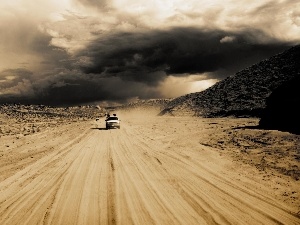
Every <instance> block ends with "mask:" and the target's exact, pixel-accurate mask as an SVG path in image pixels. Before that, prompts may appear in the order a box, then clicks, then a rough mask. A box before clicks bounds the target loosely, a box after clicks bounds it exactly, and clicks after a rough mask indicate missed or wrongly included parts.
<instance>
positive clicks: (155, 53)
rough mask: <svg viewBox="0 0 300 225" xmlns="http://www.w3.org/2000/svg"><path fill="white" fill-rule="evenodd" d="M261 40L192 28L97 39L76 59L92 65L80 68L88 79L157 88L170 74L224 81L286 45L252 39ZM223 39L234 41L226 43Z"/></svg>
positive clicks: (248, 33) (248, 34) (253, 33)
mask: <svg viewBox="0 0 300 225" xmlns="http://www.w3.org/2000/svg"><path fill="white" fill-rule="evenodd" d="M262 36H265V38H268V37H267V36H266V35H264V34H263V33H261V32H259V31H255V30H252V31H246V32H244V33H228V32H224V31H202V30H198V29H193V28H176V29H172V30H169V31H154V32H153V31H152V32H148V33H139V34H134V33H119V34H115V35H113V36H110V37H108V38H106V39H103V38H101V39H98V40H97V41H95V42H93V43H92V44H91V45H90V46H88V47H87V49H85V51H83V52H81V53H80V55H81V56H88V57H89V58H90V59H91V64H90V65H89V66H82V68H81V69H82V71H83V72H84V73H87V74H89V73H93V74H106V76H118V77H120V78H121V79H123V80H133V81H137V82H142V83H146V84H149V85H156V84H157V83H158V82H159V81H161V80H163V79H164V78H165V75H170V74H171V75H175V76H184V75H187V74H200V73H207V72H210V73H211V74H212V77H211V78H215V79H223V78H225V77H226V76H228V75H231V74H233V73H235V72H237V71H238V70H240V69H243V68H245V67H246V66H249V65H252V64H253V63H257V62H259V61H260V60H262V59H265V58H267V57H270V56H272V55H273V54H276V53H279V52H280V51H282V50H283V49H286V48H287V46H288V44H287V43H280V42H277V41H276V40H272V39H271V38H269V39H270V41H269V42H268V43H260V42H259V39H256V37H259V38H261V37H262ZM226 37H234V38H231V39H230V38H228V39H227V40H228V41H226ZM224 38H225V39H224ZM222 40H223V41H222ZM224 40H225V41H224ZM153 74H156V76H154V75H153Z"/></svg>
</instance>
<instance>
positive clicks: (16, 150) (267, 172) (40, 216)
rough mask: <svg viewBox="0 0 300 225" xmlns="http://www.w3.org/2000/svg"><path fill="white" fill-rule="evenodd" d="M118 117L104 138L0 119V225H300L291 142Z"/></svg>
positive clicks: (94, 132)
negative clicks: (115, 123) (117, 126)
mask: <svg viewBox="0 0 300 225" xmlns="http://www.w3.org/2000/svg"><path fill="white" fill-rule="evenodd" d="M118 115H119V117H120V119H121V129H111V130H106V129H105V124H104V117H103V118H102V117H101V118H100V120H99V121H96V120H95V119H88V120H80V121H79V120H74V119H72V120H70V119H65V120H64V119H61V120H57V121H56V122H55V121H53V122H52V123H51V121H43V120H38V119H37V120H35V121H34V122H33V123H32V124H27V123H26V122H24V121H23V122H22V121H21V122H17V121H16V120H15V119H13V118H10V117H9V116H7V115H1V119H2V120H1V121H2V122H1V124H0V128H1V132H0V134H1V136H0V224H7V225H12V224H55V225H57V224H63V225H67V224H72V225H74V224H89V225H90V224H101V225H102V224H161V225H164V224H172V225H174V224H189V225H190V224H201V225H202V224H289V225H290V224H300V212H299V211H300V200H299V194H300V181H299V178H300V173H299V168H300V164H299V158H300V150H299V144H300V136H299V135H294V134H290V133H287V132H280V131H271V130H259V129H255V126H256V125H257V124H258V119H256V118H216V119H212V118H192V117H171V116H163V117H157V116H154V114H152V113H150V112H149V113H147V115H145V114H144V113H139V114H136V113H135V114H133V113H124V112H123V113H122V112H118ZM21 127H22V128H21ZM24 127H26V128H25V129H24ZM37 128H39V129H37Z"/></svg>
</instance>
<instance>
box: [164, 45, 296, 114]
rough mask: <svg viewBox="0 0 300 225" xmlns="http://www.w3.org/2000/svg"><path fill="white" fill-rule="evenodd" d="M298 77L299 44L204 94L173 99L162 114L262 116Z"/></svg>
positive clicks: (221, 82)
mask: <svg viewBox="0 0 300 225" xmlns="http://www.w3.org/2000/svg"><path fill="white" fill-rule="evenodd" d="M299 76H300V45H297V46H294V47H292V48H290V49H288V50H286V51H284V52H282V53H280V54H278V55H275V56H273V57H270V58H269V59H266V60H264V61H261V62H259V63H257V64H255V65H252V66H250V67H248V68H246V69H244V70H242V71H240V72H238V73H236V74H235V75H234V76H230V77H228V78H226V79H225V80H222V81H220V82H218V83H216V84H215V85H213V86H212V87H210V88H208V89H206V90H204V91H202V92H197V93H192V94H188V95H185V96H181V97H179V98H175V99H173V100H172V101H170V102H169V103H168V104H167V106H166V107H165V108H164V109H163V110H162V111H161V113H160V115H165V114H168V115H192V116H203V117H223V116H251V117H261V116H262V114H263V111H264V109H265V108H266V102H267V98H268V97H269V96H270V95H271V93H272V92H273V91H274V90H276V89H277V88H279V87H280V86H281V85H283V84H284V83H286V82H287V81H290V80H291V79H294V78H295V77H299ZM298 98H299V96H298Z"/></svg>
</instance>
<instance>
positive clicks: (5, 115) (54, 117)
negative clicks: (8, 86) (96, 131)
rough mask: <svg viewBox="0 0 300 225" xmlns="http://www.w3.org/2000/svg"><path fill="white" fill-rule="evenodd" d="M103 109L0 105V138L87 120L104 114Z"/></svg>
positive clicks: (92, 107) (95, 107)
mask: <svg viewBox="0 0 300 225" xmlns="http://www.w3.org/2000/svg"><path fill="white" fill-rule="evenodd" d="M104 113H105V109H101V108H99V107H97V106H76V107H64V108H57V107H50V106H44V105H20V104H3V105H0V138H1V136H7V135H21V136H23V135H25V136H26V135H29V134H34V133H37V132H40V131H42V130H45V129H47V128H51V127H52V128H53V127H55V126H58V125H61V124H64V123H72V122H77V121H88V120H91V119H93V118H95V117H99V116H104Z"/></svg>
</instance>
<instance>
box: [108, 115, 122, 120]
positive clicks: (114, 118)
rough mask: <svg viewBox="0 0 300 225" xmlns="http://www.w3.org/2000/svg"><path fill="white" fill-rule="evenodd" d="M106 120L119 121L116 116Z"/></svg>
mask: <svg viewBox="0 0 300 225" xmlns="http://www.w3.org/2000/svg"><path fill="white" fill-rule="evenodd" d="M106 120H119V119H118V117H116V116H112V117H109V118H107V119H106Z"/></svg>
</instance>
